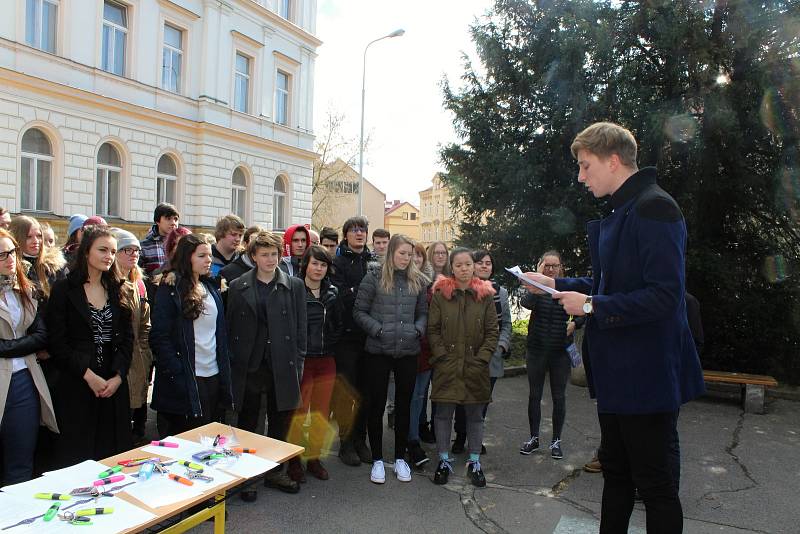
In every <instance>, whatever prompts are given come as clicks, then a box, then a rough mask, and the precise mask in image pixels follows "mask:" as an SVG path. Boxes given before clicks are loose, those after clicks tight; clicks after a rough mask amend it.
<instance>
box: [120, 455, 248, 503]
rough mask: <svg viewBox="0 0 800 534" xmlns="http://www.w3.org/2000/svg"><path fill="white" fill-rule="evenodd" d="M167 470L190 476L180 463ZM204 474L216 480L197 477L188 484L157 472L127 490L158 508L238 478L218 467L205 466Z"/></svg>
mask: <svg viewBox="0 0 800 534" xmlns="http://www.w3.org/2000/svg"><path fill="white" fill-rule="evenodd" d="M179 458H180V459H181V460H183V459H186V460H188V461H194V460H192V459H191V457H188V458H184V457H183V456H181V457H179ZM167 470H168V471H169V472H170V473H174V474H176V475H180V476H182V477H185V478H189V477H188V476H186V468H185V467H184V466H182V465H180V464H177V463H175V464H170V465H168V466H167ZM203 475H206V476H210V477H212V478H213V479H214V480H212V481H211V482H205V481H203V480H197V479H195V480H193V481H192V482H194V484H193V485H191V486H186V485H184V484H181V483H180V482H176V481H174V480H172V479H170V478H169V477H168V476H167V475H161V474H158V472H155V473H153V475H152V476H151V477H150V478H149V479H148V480H145V481H140V483H139V484H136V485H134V486H131V487H130V488H126V489H125V492H126V493H127V494H128V495H130V496H131V497H134V498H135V499H138V500H140V501H142V503H144V504H146V505H147V506H149V507H151V508H158V507H160V506H169V505H171V504H175V503H179V502H181V501H185V500H186V499H191V498H194V497H197V496H198V495H200V494H202V493H203V492H206V491H208V490H213V489H214V488H217V487H219V486H222V485H225V484H228V483H230V482H233V481H234V480H236V478H235V477H233V476H231V475H229V474H227V473H223V472H222V471H219V470H218V469H214V468H213V467H206V466H204V468H203ZM128 490H130V491H128Z"/></svg>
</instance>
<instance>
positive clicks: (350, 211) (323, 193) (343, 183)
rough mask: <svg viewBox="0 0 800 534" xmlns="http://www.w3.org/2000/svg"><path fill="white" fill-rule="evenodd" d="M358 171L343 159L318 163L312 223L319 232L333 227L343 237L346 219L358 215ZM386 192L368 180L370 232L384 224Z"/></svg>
mask: <svg viewBox="0 0 800 534" xmlns="http://www.w3.org/2000/svg"><path fill="white" fill-rule="evenodd" d="M358 187H359V180H358V172H356V170H355V169H353V168H352V167H351V166H350V165H348V164H347V163H346V162H344V161H343V160H341V159H338V158H337V159H336V160H335V161H334V162H332V163H329V164H321V163H320V162H317V163H316V164H315V167H314V177H313V186H312V191H311V205H312V207H311V210H312V214H311V226H312V227H313V228H314V229H316V230H317V231H319V230H321V229H322V228H324V227H325V226H330V227H331V228H334V229H335V230H336V231H337V232H339V238H340V239H341V237H342V225H343V224H344V222H345V221H346V220H347V219H348V218H350V217H352V216H354V215H357V214H358ZM385 203H386V194H385V193H384V192H383V191H381V190H380V189H378V188H377V187H375V185H373V184H372V183H371V182H370V181H369V180H366V179H365V180H364V216H365V217H366V218H367V221H368V222H369V229H370V232H371V231H372V230H374V229H376V228H380V227H381V225H382V224H383V209H384V204H385Z"/></svg>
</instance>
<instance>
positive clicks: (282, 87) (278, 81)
mask: <svg viewBox="0 0 800 534" xmlns="http://www.w3.org/2000/svg"><path fill="white" fill-rule="evenodd" d="M290 80H291V76H289V75H288V74H287V73H285V72H283V71H282V70H279V71H278V72H277V74H276V76H275V122H277V123H278V124H283V125H284V126H288V125H289V82H290Z"/></svg>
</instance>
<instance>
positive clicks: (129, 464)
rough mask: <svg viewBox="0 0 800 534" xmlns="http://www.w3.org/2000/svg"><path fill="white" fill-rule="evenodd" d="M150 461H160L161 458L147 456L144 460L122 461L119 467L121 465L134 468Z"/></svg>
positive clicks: (131, 459)
mask: <svg viewBox="0 0 800 534" xmlns="http://www.w3.org/2000/svg"><path fill="white" fill-rule="evenodd" d="M150 460H155V461H158V460H159V458H150V457H149V456H145V457H143V458H129V459H127V460H120V461H119V462H117V465H121V466H122V467H133V466H135V465H140V464H142V463H144V462H148V461H150Z"/></svg>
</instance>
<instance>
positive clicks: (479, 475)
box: [467, 462, 486, 488]
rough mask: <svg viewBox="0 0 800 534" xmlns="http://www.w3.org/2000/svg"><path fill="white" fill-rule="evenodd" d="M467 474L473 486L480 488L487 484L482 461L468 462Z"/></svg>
mask: <svg viewBox="0 0 800 534" xmlns="http://www.w3.org/2000/svg"><path fill="white" fill-rule="evenodd" d="M467 476H468V477H469V480H470V482H472V485H473V486H475V487H478V488H483V487H485V486H486V477H485V476H483V470H482V469H481V463H480V462H467Z"/></svg>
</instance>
